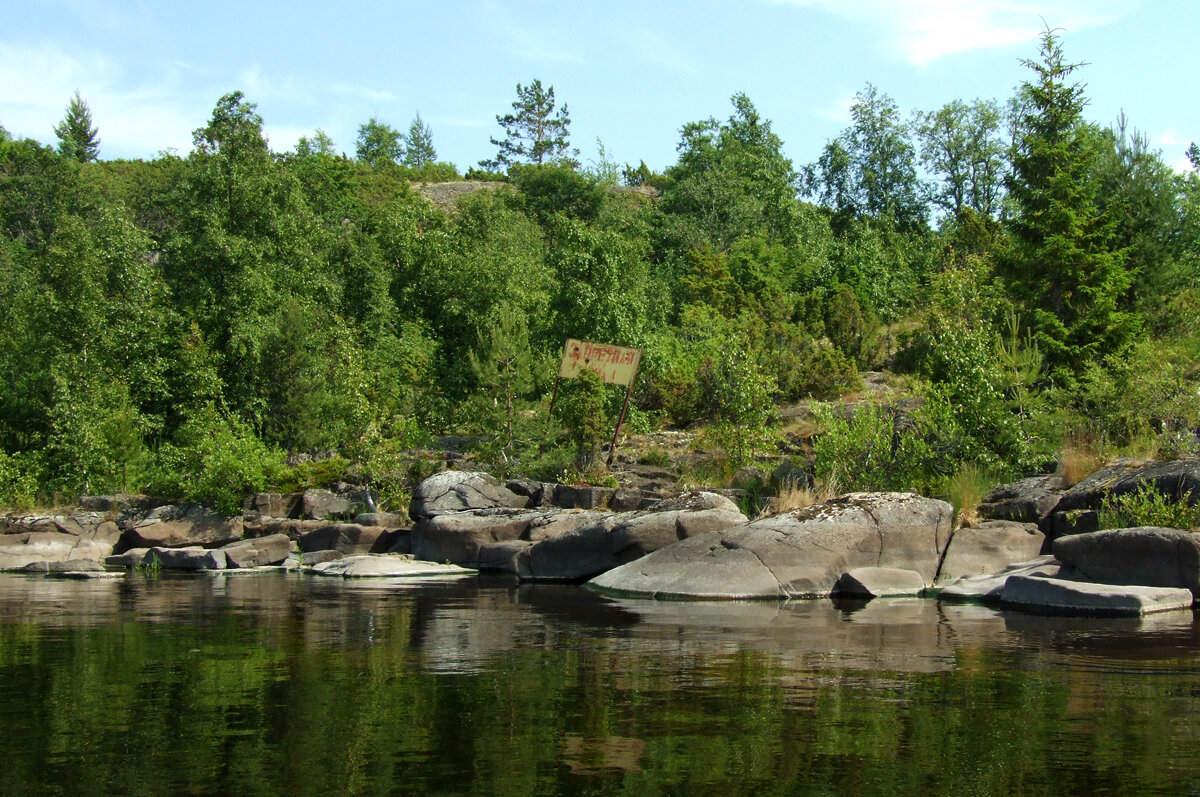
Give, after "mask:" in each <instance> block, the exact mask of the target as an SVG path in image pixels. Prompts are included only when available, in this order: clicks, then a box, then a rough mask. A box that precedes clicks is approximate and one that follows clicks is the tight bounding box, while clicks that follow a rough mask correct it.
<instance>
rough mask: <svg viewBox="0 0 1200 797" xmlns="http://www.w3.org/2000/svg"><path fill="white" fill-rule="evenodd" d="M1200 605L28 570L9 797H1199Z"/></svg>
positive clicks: (6, 690) (1, 699)
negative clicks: (1127, 610)
mask: <svg viewBox="0 0 1200 797" xmlns="http://www.w3.org/2000/svg"><path fill="white" fill-rule="evenodd" d="M1198 652H1200V636H1198V630H1197V627H1196V625H1195V624H1194V622H1193V618H1192V614H1191V613H1190V612H1183V613H1172V614H1168V615H1159V616H1157V617H1152V618H1150V619H1147V620H1145V621H1128V620H1127V621H1114V620H1056V619H1049V618H1043V617H1031V616H1024V615H1017V614H1009V613H1002V612H998V611H993V610H991V609H987V608H983V607H979V606H969V605H954V604H938V603H936V602H933V601H919V600H893V601H873V602H871V603H867V604H854V605H835V604H834V603H832V602H830V601H804V602H795V603H789V604H775V603H666V602H661V603H660V602H653V601H635V600H611V599H608V598H603V597H600V596H597V595H594V594H592V593H589V592H587V591H585V590H583V589H580V588H575V587H550V586H533V587H531V586H518V585H517V584H515V583H514V582H512V581H510V580H508V579H505V578H499V577H497V578H467V579H459V580H448V581H418V582H407V583H405V582H391V583H383V582H378V581H371V582H365V583H357V582H343V581H341V580H335V579H323V578H319V577H313V576H307V577H305V576H297V575H284V574H271V575H260V576H237V577H232V576H229V577H206V576H194V577H188V576H171V575H162V576H159V577H156V578H144V577H130V578H127V579H122V580H117V581H88V582H73V581H61V580H52V579H46V578H40V577H32V576H23V575H0V751H2V755H3V758H2V759H0V767H2V768H0V794H71V795H75V794H89V795H91V794H147V795H159V794H239V795H241V794H287V795H305V794H321V795H325V794H463V793H470V794H520V795H525V794H576V793H578V794H637V795H641V794H687V795H695V794H700V795H702V794H731V793H737V794H789V795H790V794H838V795H841V794H849V795H857V794H864V795H871V794H879V795H893V794H923V795H971V794H1048V793H1054V794H1105V793H1111V794H1128V793H1145V794H1171V795H1179V794H1198V793H1200V715H1198V713H1197V711H1198V709H1200V656H1198Z"/></svg>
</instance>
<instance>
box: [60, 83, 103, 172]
mask: <svg viewBox="0 0 1200 797" xmlns="http://www.w3.org/2000/svg"><path fill="white" fill-rule="evenodd" d="M54 135H56V136H58V151H59V153H61V154H62V155H63V156H64V157H67V158H70V159H72V160H77V161H79V162H80V163H87V162H88V161H94V160H96V156H97V155H98V154H99V151H100V138H99V131H97V130H96V128H95V126H93V125H92V111H91V109H90V108H88V104H87V103H86V102H85V101H84V99H83V98H82V97H80V96H79V92H78V91H76V92H75V96H74V97H72V98H71V102H70V103H68V105H67V115H66V116H65V117H63V120H62V121H61V122H59V123H58V124H57V125H55V126H54Z"/></svg>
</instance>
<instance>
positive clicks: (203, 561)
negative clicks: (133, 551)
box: [142, 546, 228, 570]
mask: <svg viewBox="0 0 1200 797" xmlns="http://www.w3.org/2000/svg"><path fill="white" fill-rule="evenodd" d="M142 561H143V563H145V562H155V561H157V563H158V566H159V567H161V568H163V569H164V570H224V569H225V567H226V566H227V565H228V560H227V559H226V558H225V552H224V551H217V550H212V549H209V548H201V547H199V546H189V547H187V548H161V547H154V548H151V549H150V550H149V551H148V552H147V553H146V558H145V559H143V560H142Z"/></svg>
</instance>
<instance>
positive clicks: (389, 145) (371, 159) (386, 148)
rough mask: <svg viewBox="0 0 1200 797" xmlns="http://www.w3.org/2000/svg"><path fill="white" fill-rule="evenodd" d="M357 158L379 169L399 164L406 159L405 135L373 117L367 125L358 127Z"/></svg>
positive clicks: (355, 150)
mask: <svg viewBox="0 0 1200 797" xmlns="http://www.w3.org/2000/svg"><path fill="white" fill-rule="evenodd" d="M354 152H355V157H357V158H358V160H359V161H361V162H362V163H368V164H370V165H371V166H375V167H379V166H382V165H384V164H387V163H398V162H400V161H401V160H403V159H404V135H403V134H402V133H401V132H400V131H399V130H397V129H396V128H394V127H392V126H391V125H389V124H385V123H384V122H381V121H379V117H377V116H372V117H371V119H370V121H368V122H367V123H366V124H365V125H359V126H358V142H357V144H356V146H355V149H354Z"/></svg>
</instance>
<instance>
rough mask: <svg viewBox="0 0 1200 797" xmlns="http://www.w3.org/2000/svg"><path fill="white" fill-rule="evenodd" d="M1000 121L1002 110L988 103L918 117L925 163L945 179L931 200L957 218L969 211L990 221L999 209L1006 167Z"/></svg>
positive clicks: (956, 103)
mask: <svg viewBox="0 0 1200 797" xmlns="http://www.w3.org/2000/svg"><path fill="white" fill-rule="evenodd" d="M1001 119H1002V115H1001V112H1000V106H999V105H997V104H996V102H995V101H983V100H976V101H975V102H973V103H971V104H970V105H968V104H967V103H965V102H963V101H962V100H953V101H951V102H949V103H947V104H946V105H944V106H942V107H941V108H939V109H938V110H936V111H934V112H933V113H927V114H922V113H917V114H916V115H915V118H914V120H913V121H914V123H915V127H916V133H917V138H918V140H919V141H920V145H921V162H922V163H923V164H924V165H925V168H926V170H928V171H929V172H930V173H931V174H933V175H936V176H937V177H938V178H939V180H940V182H939V183H938V184H937V185H935V186H932V187H931V189H930V192H929V198H930V200H932V202H933V203H934V204H935V205H937V206H938V207H940V208H941V209H942V210H944V211H945V212H946V213H948V214H949V215H950V216H951V217H953V218H955V219H958V218H959V217H960V216H961V215H962V212H963V209H964V208H971V209H972V210H973V211H975V212H976V213H977V214H981V215H984V216H987V217H989V218H990V217H995V215H996V213H997V212H998V211H999V209H1000V197H1001V193H1002V190H1003V188H1004V167H1005V163H1006V159H1005V148H1006V147H1005V144H1004V141H1003V140H1002V139H1001V138H1000V135H999V133H1000V122H1001Z"/></svg>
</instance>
